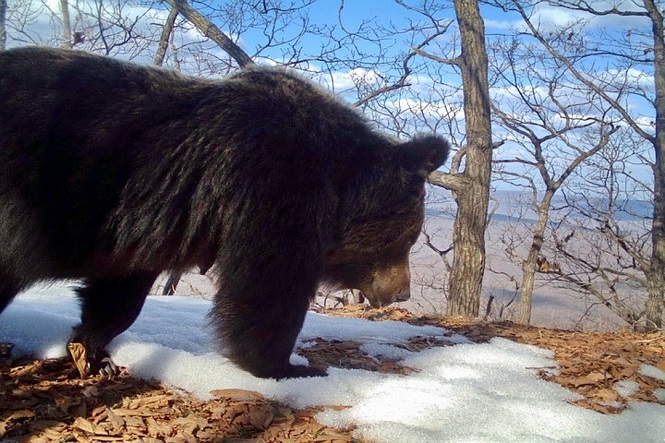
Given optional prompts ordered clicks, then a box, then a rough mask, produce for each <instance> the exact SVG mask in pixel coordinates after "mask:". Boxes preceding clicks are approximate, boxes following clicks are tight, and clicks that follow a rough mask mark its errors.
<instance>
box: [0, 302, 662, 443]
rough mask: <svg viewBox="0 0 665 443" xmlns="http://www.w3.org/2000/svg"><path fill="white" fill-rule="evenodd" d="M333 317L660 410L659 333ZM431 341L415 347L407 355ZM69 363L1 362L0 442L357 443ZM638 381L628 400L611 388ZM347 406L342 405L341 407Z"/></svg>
mask: <svg viewBox="0 0 665 443" xmlns="http://www.w3.org/2000/svg"><path fill="white" fill-rule="evenodd" d="M324 312H325V313H326V314H329V315H332V316H345V317H356V318H365V319H369V320H376V321H379V320H397V321H404V322H408V323H412V324H416V325H424V324H427V325H435V326H441V327H444V328H447V329H449V330H451V331H452V332H454V333H457V334H460V335H464V336H466V337H468V338H469V339H470V340H472V341H474V342H484V341H488V340H490V339H491V338H493V337H504V338H507V339H510V340H514V341H516V342H519V343H524V344H530V345H535V346H538V347H541V348H546V349H551V350H552V351H554V353H555V359H556V361H557V362H558V364H559V375H556V376H548V375H546V374H545V373H542V374H541V376H542V377H543V378H546V379H548V380H551V381H554V382H556V383H559V384H561V385H562V386H564V387H566V388H568V389H570V390H572V391H575V392H577V393H579V394H581V395H582V396H583V397H584V398H583V399H582V400H579V401H577V402H575V404H576V405H577V406H579V407H584V408H589V409H593V410H595V411H598V412H599V413H603V414H617V413H621V411H622V410H623V408H624V407H625V405H626V402H627V401H645V402H657V401H658V400H657V399H656V397H655V396H654V391H655V390H656V389H658V388H665V381H660V380H657V379H654V378H650V377H645V376H643V375H641V374H640V371H639V368H640V366H641V365H642V364H648V365H652V366H655V367H658V368H660V369H662V370H664V371H665V358H663V356H665V335H663V334H662V333H660V332H658V333H651V334H638V333H632V332H627V331H621V332H616V333H599V332H573V331H564V330H555V329H544V328H536V327H526V326H521V325H517V324H514V323H511V322H484V321H480V320H468V319H460V318H446V317H441V316H415V315H413V314H411V313H409V312H408V311H405V310H403V309H399V308H384V309H379V310H373V309H368V308H365V307H362V306H350V307H346V308H344V309H341V310H339V309H336V310H326V311H324ZM429 346H433V344H432V343H430V342H428V341H427V340H421V341H419V340H413V341H412V342H411V343H410V344H409V349H410V350H422V349H425V348H427V347H429ZM300 352H301V353H302V354H303V355H304V356H305V357H307V358H308V359H309V360H310V362H311V363H313V364H315V365H317V366H337V367H343V368H358V369H366V370H370V371H378V372H384V373H409V372H411V371H413V369H410V368H408V367H404V366H401V365H400V364H399V362H398V361H391V360H384V361H381V360H377V359H376V358H375V357H370V356H368V355H366V354H364V353H363V352H362V351H361V350H360V345H359V344H358V343H354V342H338V341H334V342H327V341H319V342H318V343H316V345H315V346H312V347H308V348H307V349H304V350H301V351H300ZM75 374H76V371H75V370H74V368H73V365H72V363H71V362H70V361H69V360H68V359H62V358H61V359H53V360H43V361H40V360H26V359H23V360H17V361H10V360H5V361H2V360H0V443H14V442H53V441H56V442H60V441H61V442H69V441H71V442H113V441H133V442H155V443H156V442H173V443H175V442H225V443H260V442H320V443H327V442H330V443H332V442H353V441H356V440H355V439H354V438H353V437H352V436H351V434H352V432H353V429H352V428H349V429H332V428H328V427H325V426H323V425H321V424H319V423H318V422H317V421H316V419H315V418H314V417H315V415H316V414H317V413H318V412H319V410H320V409H317V408H311V409H306V410H294V409H291V408H289V407H286V406H284V405H281V404H278V403H275V402H272V401H270V400H268V399H266V398H264V397H263V396H262V395H261V394H260V393H257V392H252V391H244V390H220V391H213V392H212V395H213V396H214V398H213V399H212V400H209V401H202V400H200V399H198V398H195V397H194V396H192V395H190V394H188V393H186V392H182V391H178V390H174V389H171V388H168V387H164V386H161V385H160V384H159V383H157V382H154V381H147V380H140V379H134V378H132V377H131V376H124V377H116V378H114V379H108V378H102V377H93V378H89V379H85V380H81V379H79V378H77V377H76V375H75ZM620 380H630V381H634V382H637V384H638V385H639V389H638V390H636V391H635V392H634V393H633V394H632V395H630V396H629V397H628V398H624V397H622V396H620V395H619V394H618V393H617V392H616V391H615V390H614V389H612V387H613V385H614V383H616V382H617V381H620ZM339 407H340V408H343V407H344V406H343V405H340V406H339Z"/></svg>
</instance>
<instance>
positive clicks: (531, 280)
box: [518, 189, 554, 325]
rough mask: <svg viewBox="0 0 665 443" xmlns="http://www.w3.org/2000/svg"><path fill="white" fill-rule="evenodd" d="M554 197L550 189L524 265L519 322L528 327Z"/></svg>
mask: <svg viewBox="0 0 665 443" xmlns="http://www.w3.org/2000/svg"><path fill="white" fill-rule="evenodd" d="M553 196H554V190H552V189H548V190H547V191H545V196H544V197H543V200H542V201H541V202H540V204H539V205H538V221H537V222H536V226H535V228H534V230H533V242H532V243H531V248H530V249H529V254H528V255H527V257H526V259H525V260H524V263H523V264H522V293H521V300H520V316H519V319H518V321H519V322H520V323H522V324H525V325H528V324H529V323H530V322H531V305H532V299H533V287H534V285H535V282H536V270H537V269H536V268H537V261H538V257H539V256H540V251H541V250H542V249H543V238H544V236H545V228H547V220H548V219H549V212H550V205H551V204H552V197H553Z"/></svg>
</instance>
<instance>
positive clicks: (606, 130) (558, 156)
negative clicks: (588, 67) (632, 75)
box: [492, 36, 618, 324]
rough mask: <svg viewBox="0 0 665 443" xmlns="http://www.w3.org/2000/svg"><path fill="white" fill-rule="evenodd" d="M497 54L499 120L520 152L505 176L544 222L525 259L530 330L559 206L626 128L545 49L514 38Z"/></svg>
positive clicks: (508, 161)
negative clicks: (569, 184) (580, 170)
mask: <svg viewBox="0 0 665 443" xmlns="http://www.w3.org/2000/svg"><path fill="white" fill-rule="evenodd" d="M550 38H556V36H553V37H550ZM493 51H494V54H495V55H496V57H494V59H495V60H499V61H500V64H495V65H494V66H493V67H492V71H493V77H494V78H493V82H495V83H497V84H500V85H501V88H500V91H498V92H497V93H496V94H495V95H496V97H495V99H494V103H493V111H494V115H495V117H496V118H497V120H498V122H499V125H501V126H503V127H504V128H505V129H506V131H507V132H506V135H505V136H506V137H507V138H509V139H511V143H509V144H508V145H507V146H509V147H510V148H511V150H515V149H518V150H519V151H518V152H517V153H516V154H514V155H511V156H510V157H505V156H504V157H502V158H498V159H497V160H496V164H497V165H498V166H499V167H500V171H501V172H500V174H498V175H497V176H498V177H500V178H503V179H504V180H506V181H508V182H510V183H511V184H513V186H518V187H521V188H523V189H525V190H527V192H528V193H529V194H530V195H531V197H530V202H529V206H530V207H531V208H533V210H534V212H535V216H536V220H535V223H534V224H533V226H532V227H531V228H530V229H531V236H530V240H529V243H530V246H529V247H528V249H527V251H526V255H525V256H523V257H521V258H520V261H521V263H520V267H521V269H522V276H521V279H520V280H521V284H520V285H519V286H520V292H521V303H520V315H519V318H518V320H519V321H520V322H521V323H524V324H528V323H529V322H530V320H531V308H532V301H531V300H532V295H533V290H534V283H535V277H536V272H537V271H539V270H542V269H541V268H542V266H539V260H540V261H541V263H547V265H548V271H551V270H552V269H549V263H548V262H547V261H546V258H544V257H543V255H542V249H543V242H544V238H545V235H546V230H547V226H548V223H549V222H550V208H551V206H552V200H553V198H554V196H555V194H556V193H557V192H558V191H559V189H561V187H562V186H563V184H564V183H565V182H566V180H567V179H568V178H569V177H570V175H571V174H572V173H573V171H574V170H575V169H576V168H577V167H579V166H580V164H582V162H584V161H585V160H587V159H589V158H590V157H592V156H593V155H595V154H597V153H598V152H600V151H601V150H602V149H603V148H604V147H605V146H606V145H607V144H608V143H609V141H610V138H611V137H612V135H613V134H614V133H615V132H616V131H617V129H618V126H616V125H615V124H614V123H613V118H612V113H611V112H610V111H611V107H609V106H608V105H607V104H606V103H605V102H604V101H603V100H602V99H601V98H600V97H598V95H597V94H595V93H594V92H593V91H591V90H589V89H588V88H587V87H586V86H585V85H582V84H580V83H579V82H578V81H575V78H574V77H572V76H570V75H568V74H567V71H566V68H565V67H564V66H561V64H560V63H557V61H556V60H551V59H550V58H548V57H547V56H546V55H547V54H543V51H542V50H539V48H537V47H534V46H533V45H525V44H522V42H521V41H520V40H519V39H518V38H517V37H513V38H509V39H507V40H506V41H503V42H497V44H496V45H495V46H494V47H493ZM508 250H509V251H510V253H511V255H513V257H512V258H513V259H514V258H515V255H519V254H517V249H516V248H514V247H511V248H510V249H508Z"/></svg>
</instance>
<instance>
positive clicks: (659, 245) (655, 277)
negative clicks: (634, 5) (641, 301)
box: [644, 0, 665, 330]
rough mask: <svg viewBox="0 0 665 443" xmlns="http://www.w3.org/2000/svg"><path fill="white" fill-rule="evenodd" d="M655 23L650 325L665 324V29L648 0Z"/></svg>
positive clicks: (648, 303) (645, 1)
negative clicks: (654, 131) (664, 307)
mask: <svg viewBox="0 0 665 443" xmlns="http://www.w3.org/2000/svg"><path fill="white" fill-rule="evenodd" d="M644 6H645V7H646V9H647V12H648V14H649V17H650V19H651V23H652V30H653V41H654V48H653V49H654V51H653V52H654V80H655V87H656V98H655V108H656V133H655V137H654V140H653V144H654V151H655V158H656V162H655V164H654V167H653V174H654V210H653V227H652V233H651V235H652V238H651V242H652V250H651V270H650V272H649V273H650V274H651V275H650V276H649V277H650V278H649V279H648V281H649V286H648V300H647V304H646V320H647V324H646V329H647V330H654V329H660V328H661V327H662V326H663V303H664V300H665V296H664V294H665V156H664V154H665V153H663V149H665V42H664V40H663V39H664V38H665V32H664V31H663V15H662V13H661V12H660V11H659V9H658V7H659V4H657V2H655V1H654V0H644ZM661 6H662V5H661Z"/></svg>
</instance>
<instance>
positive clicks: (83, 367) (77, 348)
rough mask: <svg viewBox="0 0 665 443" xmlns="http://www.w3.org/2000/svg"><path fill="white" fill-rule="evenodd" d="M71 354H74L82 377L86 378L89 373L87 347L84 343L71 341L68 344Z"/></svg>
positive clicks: (73, 357) (75, 362)
mask: <svg viewBox="0 0 665 443" xmlns="http://www.w3.org/2000/svg"><path fill="white" fill-rule="evenodd" d="M67 350H68V351H69V355H71V356H72V359H73V360H74V364H75V365H76V369H78V371H79V375H80V376H81V378H86V376H87V375H88V371H87V367H88V358H87V356H86V351H85V347H84V346H83V344H82V343H69V344H67Z"/></svg>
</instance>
